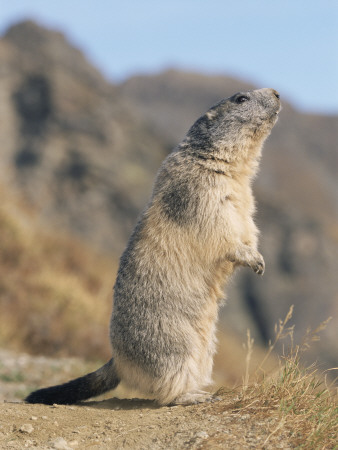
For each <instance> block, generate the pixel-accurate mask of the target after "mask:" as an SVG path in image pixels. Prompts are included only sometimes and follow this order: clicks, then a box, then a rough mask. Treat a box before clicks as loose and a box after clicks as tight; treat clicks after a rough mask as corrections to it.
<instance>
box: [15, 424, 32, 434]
mask: <svg viewBox="0 0 338 450" xmlns="http://www.w3.org/2000/svg"><path fill="white" fill-rule="evenodd" d="M19 431H21V433H27V434H31V433H32V432H33V431H34V428H33V425H31V424H30V423H24V424H23V425H22V426H21V427H20V428H19Z"/></svg>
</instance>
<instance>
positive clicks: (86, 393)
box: [25, 358, 120, 405]
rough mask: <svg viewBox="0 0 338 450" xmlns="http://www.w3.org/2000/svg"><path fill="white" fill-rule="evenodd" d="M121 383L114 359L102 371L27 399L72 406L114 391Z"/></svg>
mask: <svg viewBox="0 0 338 450" xmlns="http://www.w3.org/2000/svg"><path fill="white" fill-rule="evenodd" d="M119 382H120V379H119V377H118V376H117V374H116V370H115V366H114V360H113V358H112V359H111V360H110V361H109V362H107V364H105V365H104V366H102V367H101V368H100V369H98V370H96V371H95V372H91V373H89V374H87V375H85V376H83V377H80V378H76V379H75V380H72V381H69V382H68V383H65V384H60V385H58V386H52V387H49V388H45V389H39V390H37V391H34V392H32V393H31V394H29V395H28V397H27V398H26V399H25V401H26V402H28V403H43V404H45V405H53V404H54V403H56V404H59V405H71V404H74V403H77V402H79V401H81V400H86V399H88V398H90V397H95V396H96V395H100V394H103V393H104V392H107V391H110V390H111V389H114V388H115V387H116V386H117V385H118V384H119Z"/></svg>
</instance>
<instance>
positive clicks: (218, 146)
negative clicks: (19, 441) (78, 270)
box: [26, 88, 280, 405]
mask: <svg viewBox="0 0 338 450" xmlns="http://www.w3.org/2000/svg"><path fill="white" fill-rule="evenodd" d="M279 111H280V100H279V94H278V92H277V91H275V90H273V89H267V88H266V89H259V90H253V91H248V92H239V93H237V94H235V95H233V96H232V97H230V98H227V99H224V100H222V101H220V102H219V103H217V104H216V105H215V106H213V107H212V108H211V109H209V111H207V113H206V114H204V115H203V116H201V117H200V118H199V119H198V120H197V121H196V122H195V123H194V124H193V126H192V127H191V128H190V130H189V131H188V134H187V135H186V137H185V139H184V140H183V141H182V142H181V143H180V144H179V145H178V146H177V147H176V148H175V149H174V150H173V152H172V153H170V154H169V156H168V157H167V158H166V159H165V161H164V162H163V164H162V166H161V168H160V170H159V172H158V175H157V178H156V181H155V184H154V188H153V193H152V196H151V199H150V201H149V203H148V205H147V207H146V208H145V210H144V212H143V213H142V214H141V216H140V218H139V221H138V223H137V225H136V227H135V229H134V231H133V233H132V235H131V237H130V240H129V242H128V245H127V248H126V249H125V251H124V253H123V255H122V257H121V260H120V266H119V271H118V275H117V279H116V284H115V287H114V306H113V312H112V318H111V326H110V337H111V344H112V353H113V358H112V359H111V360H110V361H109V362H108V363H107V364H105V365H104V366H103V367H101V368H100V369H98V370H97V371H95V372H93V373H90V374H88V375H85V376H83V377H81V378H77V379H75V380H73V381H70V382H68V383H65V384H63V385H59V386H54V387H50V388H45V389H40V390H37V391H35V392H33V393H31V394H30V395H29V396H28V397H27V398H26V401H27V402H30V403H45V404H53V403H59V404H72V403H76V402H78V401H80V400H84V399H87V398H90V397H93V396H96V395H99V394H102V393H103V392H106V391H108V390H111V389H114V388H115V387H116V386H117V385H118V384H119V382H120V380H123V382H124V383H126V385H128V386H130V387H131V388H137V389H138V390H139V391H141V392H143V393H144V394H145V395H146V396H149V398H153V399H155V400H156V401H157V402H158V403H159V404H161V405H166V404H175V403H176V404H190V403H198V402H203V401H206V400H208V399H211V398H212V396H211V395H210V394H209V393H207V392H204V391H202V390H201V389H203V388H205V387H206V386H207V385H208V384H210V382H211V372H212V364H213V355H214V353H215V346H216V338H215V329H216V321H217V315H218V309H219V303H220V302H219V300H220V299H222V298H223V297H224V287H225V285H226V283H227V281H228V279H229V277H230V275H231V274H232V273H233V271H234V269H235V268H236V267H237V266H249V267H251V268H252V269H253V270H254V271H255V272H256V273H258V274H263V272H264V259H263V257H262V255H261V254H260V253H259V252H258V250H257V236H258V230H257V228H256V226H255V224H254V221H253V213H254V210H255V205H254V199H253V195H252V191H251V181H252V178H253V176H254V175H255V174H256V172H257V168H258V164H259V159H260V156H261V148H262V144H263V142H264V140H265V139H266V138H267V136H268V135H269V134H270V131H271V129H272V127H273V126H274V124H275V123H276V121H277V116H278V112H279Z"/></svg>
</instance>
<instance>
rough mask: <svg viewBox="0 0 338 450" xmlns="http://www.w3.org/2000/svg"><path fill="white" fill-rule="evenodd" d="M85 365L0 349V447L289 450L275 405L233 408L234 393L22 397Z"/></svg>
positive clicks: (79, 369)
mask: <svg viewBox="0 0 338 450" xmlns="http://www.w3.org/2000/svg"><path fill="white" fill-rule="evenodd" d="M86 369H90V370H91V369H92V368H91V367H88V364H86V363H84V362H81V361H80V360H77V359H70V358H61V359H58V360H53V359H49V358H45V357H32V356H28V355H17V354H15V353H10V352H7V351H4V350H0V448H1V449H22V448H34V449H36V448H38V449H89V448H90V449H119V448H127V449H129V448H130V449H180V448H191V449H214V448H215V449H216V448H222V449H224V448H229V449H247V448H248V449H249V448H254V449H256V448H262V449H263V448H264V449H276V448H284V449H286V448H292V444H291V443H290V441H289V438H288V436H289V433H288V431H287V430H286V429H285V427H283V423H282V422H281V420H280V417H279V415H278V411H274V410H271V411H268V412H267V411H265V410H264V408H261V410H260V409H259V406H258V407H257V409H256V410H255V411H252V408H248V409H247V410H245V409H243V408H241V409H239V408H238V398H236V393H234V392H233V391H224V392H223V393H219V394H218V396H219V400H218V401H216V402H214V403H205V404H200V405H192V406H185V407H184V406H170V407H158V406H157V405H156V404H155V403H153V402H152V401H149V400H137V399H131V400H120V399H117V398H110V399H102V400H99V401H87V402H83V403H82V404H78V405H74V406H61V405H53V406H45V405H29V404H25V403H24V402H22V398H23V397H24V396H25V395H26V394H27V393H28V392H29V391H30V390H31V389H33V388H35V387H37V386H38V385H40V386H41V385H46V384H53V383H57V382H60V381H64V380H66V379H68V378H69V377H72V376H77V375H79V374H80V373H84V372H85V371H86ZM111 395H112V396H113V395H114V392H112V393H111Z"/></svg>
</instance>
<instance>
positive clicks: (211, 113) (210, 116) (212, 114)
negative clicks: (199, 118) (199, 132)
mask: <svg viewBox="0 0 338 450" xmlns="http://www.w3.org/2000/svg"><path fill="white" fill-rule="evenodd" d="M205 115H206V116H207V118H208V119H209V120H213V119H214V118H215V117H216V116H217V111H215V110H211V111H208V112H207V113H206V114H205Z"/></svg>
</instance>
